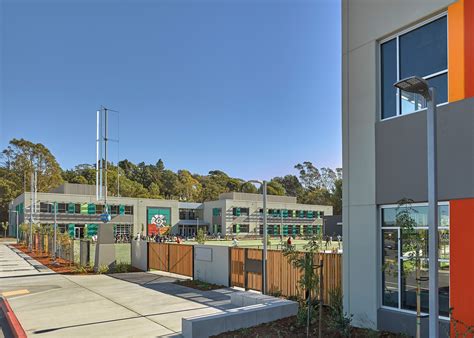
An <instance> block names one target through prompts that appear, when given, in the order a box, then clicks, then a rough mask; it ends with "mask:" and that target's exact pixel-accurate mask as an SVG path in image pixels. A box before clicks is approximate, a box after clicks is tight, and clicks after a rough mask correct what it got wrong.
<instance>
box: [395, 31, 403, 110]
mask: <svg viewBox="0 0 474 338" xmlns="http://www.w3.org/2000/svg"><path fill="white" fill-rule="evenodd" d="M397 81H400V39H399V36H398V35H397ZM401 94H402V93H400V89H399V88H397V94H396V95H397V102H396V110H397V111H396V115H402V110H401V107H400V96H401Z"/></svg>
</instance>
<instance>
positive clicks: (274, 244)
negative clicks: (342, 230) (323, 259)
mask: <svg viewBox="0 0 474 338" xmlns="http://www.w3.org/2000/svg"><path fill="white" fill-rule="evenodd" d="M285 241H286V238H285ZM306 243H308V240H306V239H294V240H293V242H292V244H293V245H296V249H297V250H303V247H304V245H305V244H306ZM184 244H188V245H194V244H197V242H196V241H185V242H184ZM205 244H208V245H222V246H232V241H231V240H229V241H225V240H206V243H205ZM237 246H238V247H241V248H254V249H262V248H263V242H262V240H261V239H243V240H238V245H237ZM281 247H282V245H281V242H280V240H279V239H278V238H270V245H269V246H268V249H274V250H281ZM337 248H338V243H337V241H332V245H331V246H328V248H327V250H335V249H337ZM322 249H324V250H326V245H325V242H324V241H323V245H322ZM341 249H342V242H341Z"/></svg>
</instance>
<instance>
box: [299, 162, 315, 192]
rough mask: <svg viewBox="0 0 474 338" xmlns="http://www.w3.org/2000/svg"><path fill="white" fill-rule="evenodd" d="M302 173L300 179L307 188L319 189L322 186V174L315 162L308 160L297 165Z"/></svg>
mask: <svg viewBox="0 0 474 338" xmlns="http://www.w3.org/2000/svg"><path fill="white" fill-rule="evenodd" d="M295 169H297V170H298V171H299V173H300V181H301V183H302V184H303V186H304V187H305V188H306V189H317V188H320V187H321V174H320V173H319V170H318V168H316V167H315V166H314V165H313V163H311V162H309V161H306V162H303V164H301V163H298V164H297V165H295Z"/></svg>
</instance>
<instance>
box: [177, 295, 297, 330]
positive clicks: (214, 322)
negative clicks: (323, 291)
mask: <svg viewBox="0 0 474 338" xmlns="http://www.w3.org/2000/svg"><path fill="white" fill-rule="evenodd" d="M231 303H232V305H235V306H237V307H236V308H234V309H229V310H225V312H222V313H217V314H212V315H204V316H194V317H188V318H183V319H182V332H183V336H184V337H185V338H191V337H192V338H201V337H202V338H204V337H206V338H207V337H209V336H212V335H217V334H219V333H222V332H229V331H234V330H239V329H242V328H246V327H252V326H256V325H259V324H263V323H268V322H272V321H274V320H278V319H281V318H286V317H291V316H295V315H296V313H297V312H298V303H296V302H293V301H290V300H285V299H279V298H275V297H271V296H265V295H261V294H256V293H250V292H235V293H232V294H231Z"/></svg>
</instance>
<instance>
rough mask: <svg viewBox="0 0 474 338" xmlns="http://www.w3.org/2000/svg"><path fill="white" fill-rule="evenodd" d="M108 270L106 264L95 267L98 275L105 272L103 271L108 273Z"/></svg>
mask: <svg viewBox="0 0 474 338" xmlns="http://www.w3.org/2000/svg"><path fill="white" fill-rule="evenodd" d="M108 272H109V267H108V266H107V265H101V266H99V268H98V269H97V273H98V274H99V275H102V274H105V273H108Z"/></svg>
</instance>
